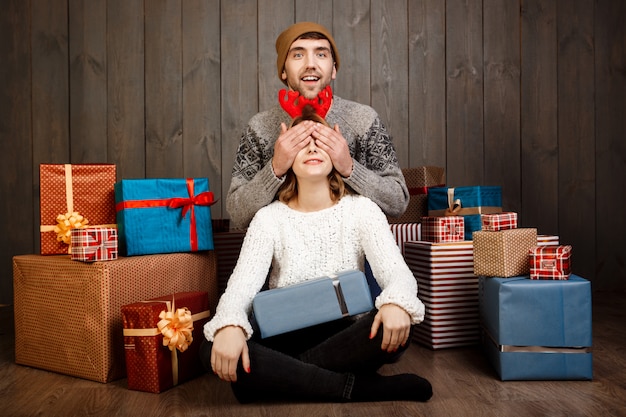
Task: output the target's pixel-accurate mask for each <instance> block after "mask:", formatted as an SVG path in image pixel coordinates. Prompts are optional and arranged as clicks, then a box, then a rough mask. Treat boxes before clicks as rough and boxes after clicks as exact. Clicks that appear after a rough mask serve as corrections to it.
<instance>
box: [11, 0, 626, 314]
mask: <svg viewBox="0 0 626 417" xmlns="http://www.w3.org/2000/svg"><path fill="white" fill-rule="evenodd" d="M2 4H3V7H2V9H1V10H0V60H1V62H2V65H0V139H1V142H0V151H1V152H0V162H1V163H2V166H3V168H4V169H3V175H2V179H1V180H0V196H1V197H2V201H3V204H2V206H1V207H0V218H1V219H2V220H0V221H1V222H2V227H3V229H4V232H5V238H4V239H2V240H1V241H0V249H1V250H0V303H10V302H11V300H12V278H11V257H12V256H13V255H15V254H23V253H36V252H38V250H39V240H38V223H39V219H38V210H39V176H38V175H39V164H40V163H42V162H48V163H68V162H70V163H89V162H109V163H115V164H116V165H117V168H118V178H144V177H191V176H207V177H209V179H210V183H211V187H212V189H213V191H214V192H215V193H216V195H217V196H218V197H221V198H222V200H221V204H218V205H216V206H215V207H214V208H213V216H214V217H215V218H223V217H227V213H226V212H225V210H224V200H223V198H224V197H225V193H226V190H227V189H228V185H229V182H230V170H231V167H232V161H233V158H234V155H235V151H236V149H237V145H238V139H239V136H240V134H241V131H242V129H243V127H244V125H245V123H246V121H247V120H248V119H249V117H250V116H252V115H253V114H254V113H256V112H257V111H259V110H260V109H266V108H268V107H269V106H271V105H273V103H274V102H275V97H276V93H277V91H278V90H279V89H280V88H282V87H283V85H282V83H281V82H280V81H279V79H278V77H277V76H276V69H275V50H274V42H275V39H276V36H277V35H278V34H279V33H280V32H281V31H282V30H283V29H284V28H285V27H286V26H288V25H289V24H291V23H293V22H294V21H301V20H313V21H317V22H320V23H322V24H324V25H325V26H327V27H329V28H330V29H332V31H333V33H334V36H335V39H336V41H337V44H338V45H339V49H340V54H341V68H340V70H339V72H338V78H337V80H336V81H335V83H334V89H335V93H336V94H337V95H339V96H342V97H344V98H349V99H352V100H356V101H360V102H363V103H367V104H370V105H372V106H373V107H374V108H375V109H376V110H377V111H378V112H379V114H380V115H381V117H382V119H383V121H384V122H385V123H386V125H387V126H388V127H389V129H390V131H391V132H392V133H393V135H394V143H395V146H396V148H397V151H398V156H399V158H400V162H401V165H402V166H403V167H412V166H420V165H439V166H444V167H445V168H446V173H447V183H448V184H449V185H451V186H461V185H501V186H502V187H503V197H504V208H505V209H507V210H513V211H517V212H518V213H519V215H520V223H521V225H522V226H526V227H537V228H538V230H539V232H540V233H548V234H558V235H559V236H560V237H561V241H562V242H563V243H568V244H572V245H573V247H574V259H573V264H574V271H575V272H576V273H578V274H580V275H583V276H585V277H588V278H590V279H592V280H593V282H594V288H595V289H611V290H615V289H618V290H624V289H625V288H626V284H625V280H626V274H625V263H626V243H625V241H626V239H624V236H625V235H626V221H625V220H624V218H625V217H624V216H623V214H622V213H621V210H620V209H621V207H623V205H624V202H625V201H624V199H625V198H626V197H625V194H626V193H624V184H625V183H626V173H625V169H624V164H625V161H626V145H625V143H626V141H625V140H624V138H625V136H626V135H625V134H626V126H625V124H626V105H625V104H626V103H625V101H626V70H625V68H626V51H625V48H626V29H625V27H626V25H625V23H626V22H625V19H626V17H625V16H626V6H625V4H624V2H623V1H621V0H596V1H593V2H592V1H588V0H517V1H515V0H512V1H500V0H483V1H469V0H314V1H310V0H229V1H219V0H149V1H147V0H46V1H32V0H3V2H2Z"/></svg>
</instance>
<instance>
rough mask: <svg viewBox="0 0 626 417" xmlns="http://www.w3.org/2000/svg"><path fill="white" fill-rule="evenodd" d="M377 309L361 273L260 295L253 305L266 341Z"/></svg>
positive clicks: (345, 274)
mask: <svg viewBox="0 0 626 417" xmlns="http://www.w3.org/2000/svg"><path fill="white" fill-rule="evenodd" d="M373 308H374V304H373V302H372V296H371V295H370V290H369V287H368V284H367V280H366V279H365V274H363V272H361V271H343V272H339V273H337V274H334V275H330V276H328V277H321V278H317V279H313V280H310V281H306V282H302V283H300V284H295V285H290V286H287V287H282V288H275V289H271V290H266V291H261V292H259V293H258V294H257V295H256V296H255V297H254V300H253V301H252V310H253V314H254V320H255V321H256V325H257V327H258V329H259V330H260V332H261V337H262V338H266V337H270V336H275V335H278V334H282V333H287V332H290V331H294V330H299V329H304V328H307V327H310V326H314V325H316V324H321V323H326V322H330V321H333V320H338V319H341V318H342V317H347V316H353V315H355V314H360V313H365V312H367V311H370V310H372V309H373Z"/></svg>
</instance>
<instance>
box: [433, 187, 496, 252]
mask: <svg viewBox="0 0 626 417" xmlns="http://www.w3.org/2000/svg"><path fill="white" fill-rule="evenodd" d="M501 212H502V188H501V187H499V186H469V187H454V188H452V187H434V188H430V189H429V190H428V216H430V217H444V216H463V220H464V222H463V223H464V228H465V236H464V238H465V240H472V234H473V232H474V231H476V230H481V229H482V223H481V214H491V213H501Z"/></svg>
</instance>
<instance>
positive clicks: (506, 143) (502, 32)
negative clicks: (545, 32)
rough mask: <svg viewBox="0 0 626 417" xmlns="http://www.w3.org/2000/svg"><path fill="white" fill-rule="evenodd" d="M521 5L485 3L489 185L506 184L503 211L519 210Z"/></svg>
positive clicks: (486, 130)
mask: <svg viewBox="0 0 626 417" xmlns="http://www.w3.org/2000/svg"><path fill="white" fill-rule="evenodd" d="M519 9H520V4H519V2H517V1H506V2H502V1H498V0H485V1H484V2H483V21H484V24H483V37H484V39H483V43H484V52H483V54H484V56H485V59H484V61H485V63H484V66H485V68H484V71H485V73H484V80H485V81H484V91H485V92H484V100H485V101H484V105H483V106H484V129H485V140H484V143H485V162H484V166H485V168H484V172H485V180H484V182H485V184H486V185H500V186H501V187H502V206H503V209H504V210H508V211H514V212H516V213H519V212H520V211H521V209H522V207H521V197H520V196H521V192H520V191H521V164H520V88H519V85H520V72H521V70H520V42H519V41H520V23H519Z"/></svg>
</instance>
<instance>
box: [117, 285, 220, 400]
mask: <svg viewBox="0 0 626 417" xmlns="http://www.w3.org/2000/svg"><path fill="white" fill-rule="evenodd" d="M168 312H169V313H170V314H168ZM183 316H185V317H186V318H187V319H190V320H193V331H192V332H191V334H192V337H193V340H192V341H191V342H190V343H188V344H187V343H182V349H181V348H174V347H173V346H171V349H170V346H164V343H163V340H164V338H165V336H164V334H167V329H169V330H172V329H178V328H180V326H179V323H178V322H177V321H178V318H180V317H183ZM189 316H191V317H189ZM208 318H209V298H208V293H207V292H206V291H195V292H183V293H176V294H173V295H168V296H165V297H159V298H155V299H152V300H148V301H141V302H137V303H134V304H129V305H125V306H122V321H123V323H124V348H125V352H126V374H127V377H128V388H129V389H133V390H138V391H145V392H154V393H159V392H162V391H165V390H167V389H169V388H172V387H173V386H175V385H177V384H180V383H182V382H185V381H188V380H190V379H193V378H195V377H197V376H198V375H200V374H201V373H203V368H202V363H201V362H200V356H199V349H200V344H201V343H202V338H203V337H204V335H203V331H202V328H203V326H204V324H205V323H206V322H207V320H208ZM181 321H182V320H181ZM164 323H165V324H168V325H167V326H165V327H164V329H163V332H162V331H161V330H160V327H161V325H163V324H164ZM178 333H179V334H180V333H181V332H178ZM165 339H166V344H167V340H168V339H167V338H165ZM172 339H173V338H172ZM182 339H183V340H185V338H184V337H183V338H182ZM185 347H186V348H185Z"/></svg>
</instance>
